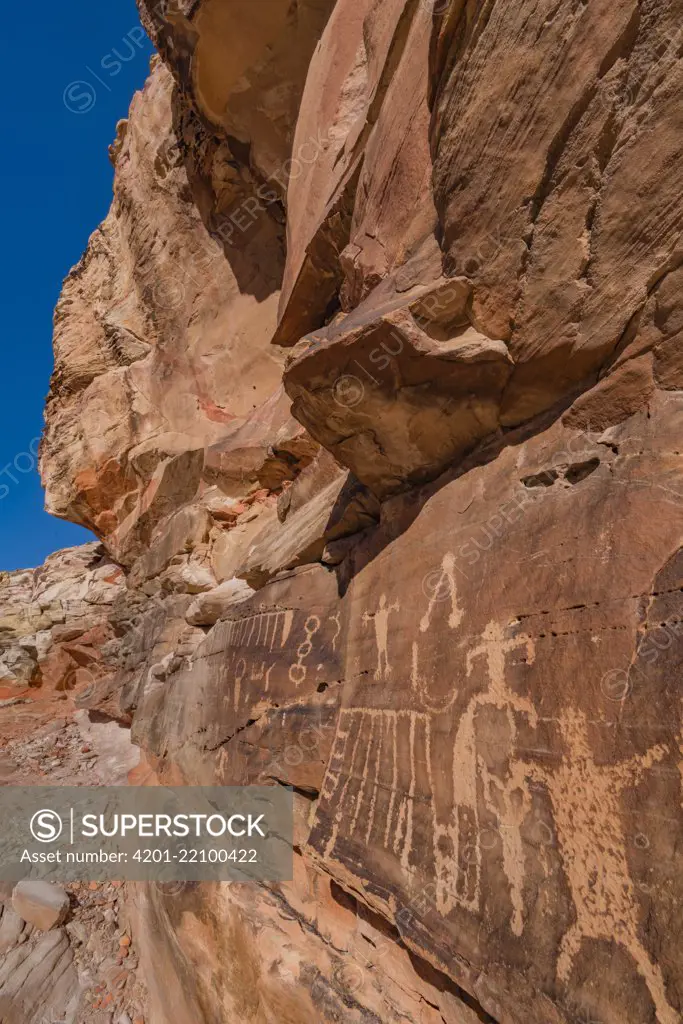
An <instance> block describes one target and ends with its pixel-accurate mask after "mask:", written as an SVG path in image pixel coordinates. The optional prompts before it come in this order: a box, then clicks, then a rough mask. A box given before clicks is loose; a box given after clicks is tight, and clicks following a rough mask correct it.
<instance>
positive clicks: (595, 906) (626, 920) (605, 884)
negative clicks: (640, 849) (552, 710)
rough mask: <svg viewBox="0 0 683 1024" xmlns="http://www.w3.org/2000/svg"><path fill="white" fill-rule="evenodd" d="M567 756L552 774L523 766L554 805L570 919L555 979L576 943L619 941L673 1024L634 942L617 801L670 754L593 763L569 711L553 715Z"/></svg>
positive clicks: (579, 721)
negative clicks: (572, 917)
mask: <svg viewBox="0 0 683 1024" xmlns="http://www.w3.org/2000/svg"><path fill="white" fill-rule="evenodd" d="M559 726H560V730H561V735H562V738H563V740H564V742H565V744H566V747H567V752H566V754H565V756H564V758H563V759H562V762H561V764H560V765H559V767H558V768H556V769H554V770H552V769H550V768H547V767H544V766H541V765H536V764H527V765H525V773H526V775H527V777H528V778H529V779H533V780H535V781H537V782H540V783H542V784H543V786H544V787H545V788H546V790H547V792H548V795H549V797H550V801H551V803H552V807H553V816H554V819H555V823H556V829H557V836H558V846H559V850H560V856H561V858H562V864H563V867H564V872H565V875H566V878H567V882H568V884H569V888H570V891H571V895H572V900H573V904H574V912H575V914H576V920H575V921H574V923H573V924H572V925H571V927H570V928H569V930H568V931H567V932H566V933H565V935H564V937H563V939H562V942H561V945H560V955H559V958H558V961H557V976H558V978H559V979H560V980H562V981H564V982H568V981H569V978H570V974H571V970H572V966H573V963H574V959H575V957H576V955H577V954H578V952H579V950H580V948H581V944H582V941H583V940H584V939H597V940H599V939H603V940H605V941H606V942H617V943H619V944H620V945H621V946H623V947H624V948H625V949H626V950H627V951H628V952H629V953H630V954H631V956H632V957H633V960H634V961H635V964H636V969H637V971H638V973H639V974H640V975H641V977H642V978H643V979H644V980H645V983H646V985H647V987H648V990H649V992H650V995H651V997H652V1000H653V1002H654V1004H655V1009H656V1013H657V1020H658V1022H659V1024H676V1022H677V1021H679V1020H680V1018H679V1015H678V1014H677V1013H676V1012H675V1011H674V1010H673V1009H672V1007H671V1006H670V1004H669V1002H668V1000H667V996H666V991H665V987H664V979H663V977H662V973H661V970H660V969H659V966H658V965H657V964H656V963H654V961H653V960H652V959H651V958H650V955H649V954H648V952H647V951H646V949H645V948H644V947H643V945H642V943H641V940H640V938H639V936H638V913H639V907H638V900H637V896H636V891H635V887H634V885H633V882H632V880H631V877H630V874H629V868H628V861H627V859H626V837H625V834H624V830H623V827H622V824H621V806H620V802H621V797H622V794H623V792H624V790H626V789H630V788H632V787H634V786H636V785H638V783H640V782H641V781H642V779H643V777H644V775H645V772H646V771H647V770H648V769H649V768H651V767H652V766H653V765H655V764H657V763H658V762H660V761H662V760H663V759H664V758H665V757H666V756H667V754H668V752H669V751H668V748H667V747H666V746H664V745H658V746H654V747H651V748H650V750H648V751H647V752H646V753H645V754H640V755H637V756H635V757H632V758H630V759H629V760H627V761H621V762H619V763H617V764H612V765H599V764H596V762H595V759H594V756H593V751H592V749H591V746H590V742H589V736H588V721H587V719H586V716H585V715H584V714H583V713H582V712H580V711H576V710H573V709H571V708H568V709H566V710H565V711H563V712H562V713H561V715H560V716H559Z"/></svg>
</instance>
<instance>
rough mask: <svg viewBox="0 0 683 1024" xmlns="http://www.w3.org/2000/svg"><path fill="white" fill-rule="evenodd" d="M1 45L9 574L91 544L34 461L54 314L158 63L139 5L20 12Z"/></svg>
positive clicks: (2, 488) (0, 469) (2, 550)
mask: <svg viewBox="0 0 683 1024" xmlns="http://www.w3.org/2000/svg"><path fill="white" fill-rule="evenodd" d="M3 38H4V39H5V46H4V47H3V59H2V62H1V63H0V75H1V76H2V79H3V83H2V92H3V95H4V97H5V101H6V102H5V117H4V118H3V129H2V136H3V143H4V153H3V159H2V161H0V178H1V179H2V181H1V188H2V196H3V204H2V206H3V211H2V213H3V217H2V219H3V225H2V226H3V241H4V244H3V247H2V253H3V257H2V259H3V264H4V265H3V266H2V268H1V277H0V280H1V281H2V293H3V294H2V305H3V309H2V348H1V352H0V369H1V374H2V377H1V379H2V384H3V387H2V398H1V400H0V570H2V569H16V568H24V567H29V566H35V565H39V564H40V563H41V562H42V561H43V560H44V558H45V556H46V555H48V554H49V553H50V552H52V551H56V550H57V549H58V548H62V547H68V546H70V545H72V544H80V543H84V542H85V541H87V540H91V539H92V537H91V535H90V534H89V533H88V532H87V531H86V530H83V529H81V528H80V527H76V526H73V525H72V524H71V523H64V522H62V521H60V520H57V519H53V518H52V517H51V516H48V515H47V514H46V513H45V512H44V511H43V492H42V489H41V487H40V481H39V478H38V473H37V468H36V467H35V461H36V460H35V459H34V457H33V455H32V454H31V452H32V450H33V451H35V450H36V449H37V440H36V439H37V438H38V437H39V436H40V432H41V429H42V416H43V401H44V398H45V395H46V393H47V389H48V382H49V378H50V373H51V370H52V343H51V336H52V311H53V309H54V305H55V302H56V301H57V297H58V295H59V291H60V287H61V283H62V280H63V278H64V277H65V276H66V274H67V273H68V271H69V269H70V267H71V266H73V264H74V263H76V262H77V261H78V260H79V258H80V256H81V254H82V252H83V250H84V248H85V245H86V242H87V240H88V236H89V235H90V233H91V232H92V231H93V230H94V228H95V227H96V226H97V224H98V223H99V222H100V221H101V220H102V218H103V217H104V216H105V214H106V212H107V209H108V207H109V204H110V201H111V187H112V167H111V164H110V163H109V158H108V155H107V147H108V145H109V143H110V142H111V140H112V139H113V137H114V129H115V126H116V122H117V120H118V119H119V118H121V117H125V116H126V114H127V111H128V106H129V103H130V99H131V97H132V95H133V92H134V91H135V89H138V88H140V86H141V85H142V84H143V83H144V81H145V78H146V77H147V74H148V71H149V56H150V54H151V46H150V43H149V41H148V40H147V38H146V37H144V36H143V32H142V29H141V28H140V22H139V19H138V14H137V9H136V7H135V2H134V0H116V2H115V3H111V4H109V3H93V2H92V0H71V2H70V3H66V4H56V3H54V2H48V0H38V2H37V3H32V4H28V3H19V4H12V5H10V6H9V7H8V8H7V11H6V13H5V16H4V24H3ZM32 467H33V468H32Z"/></svg>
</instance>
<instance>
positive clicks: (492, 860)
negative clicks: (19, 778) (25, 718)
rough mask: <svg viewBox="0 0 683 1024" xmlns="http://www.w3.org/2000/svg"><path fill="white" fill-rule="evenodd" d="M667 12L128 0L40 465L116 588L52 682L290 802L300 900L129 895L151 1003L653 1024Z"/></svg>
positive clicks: (275, 1012) (669, 296) (667, 556)
mask: <svg viewBox="0 0 683 1024" xmlns="http://www.w3.org/2000/svg"><path fill="white" fill-rule="evenodd" d="M682 13H683V11H682V9H681V4H679V3H677V2H675V0H665V2H662V0H659V2H658V3H656V4H655V3H654V2H653V0H652V2H651V0H642V2H640V3H637V2H636V0H623V2H622V0H618V2H614V0H613V2H612V3H610V4H607V3H603V2H602V0H589V2H579V0H576V2H573V0H568V2H566V3H564V4H560V5H558V4H556V3H549V2H548V3H546V2H529V0H527V2H521V0H507V2H505V3H503V2H501V0H490V2H488V3H478V2H460V0H450V2H449V0H381V2H380V0H353V2H351V0H337V2H336V3H334V2H332V0H298V2H295V3H291V2H290V0H264V2H262V3H257V4H256V3H247V2H244V3H242V2H241V0H240V2H237V0H236V2H234V3H229V2H227V0H222V2H221V0H199V2H196V3H191V4H190V3H181V4H170V3H169V4H164V3H156V4H154V5H153V4H151V3H147V2H146V0H145V2H143V3H141V15H142V18H143V22H144V23H145V25H146V27H147V29H148V31H149V32H150V34H151V35H152V37H153V39H154V41H155V43H156V45H157V47H158V49H159V53H160V58H158V59H155V62H154V66H153V68H152V72H151V76H150V79H149V81H148V83H147V85H146V86H145V89H144V91H143V92H142V93H141V94H139V95H138V96H136V97H135V99H134V101H133V105H132V108H131V114H130V119H129V120H128V122H126V123H124V124H122V125H120V126H119V131H118V133H117V141H116V142H115V144H114V146H113V147H112V157H113V159H114V161H115V165H116V182H115V195H114V203H113V206H112V210H111V212H110V214H109V217H108V218H107V220H106V221H105V223H104V224H103V225H102V226H101V228H100V229H99V231H98V232H96V234H95V235H94V236H93V238H92V240H91V242H90V245H89V248H88V252H87V253H86V255H85V257H84V259H83V261H82V262H81V264H80V265H79V266H78V267H77V268H75V270H74V271H73V272H72V274H71V275H70V277H69V278H68V279H67V282H66V284H65V288H64V293H63V296H62V299H61V300H60V304H59V306H58V310H57V315H56V331H55V351H56V369H55V375H54V378H53V382H52V389H51V394H50V398H49V401H48V414H47V431H46V438H45V442H44V445H43V450H42V471H43V476H44V479H45V482H46V485H47V491H48V503H49V506H50V507H51V509H52V510H53V511H55V512H56V513H57V514H59V515H63V516H66V517H68V518H71V519H73V520H75V521H78V522H82V523H84V524H86V525H88V526H90V527H91V528H92V529H94V530H95V531H96V533H97V534H98V536H99V537H100V538H101V540H102V543H103V545H104V548H105V550H106V552H107V557H108V558H109V559H112V560H113V561H114V562H115V563H116V565H117V566H120V567H121V570H120V571H121V573H122V575H121V576H120V577H118V576H117V582H110V583H108V585H109V586H115V587H119V588H121V593H120V594H119V595H118V596H117V598H116V600H115V601H114V602H113V603H111V604H109V605H108V606H107V607H108V610H107V613H106V615H105V617H104V618H105V620H106V625H105V626H103V627H102V628H103V629H105V630H109V631H110V633H111V636H112V637H114V638H115V642H114V643H111V642H107V641H106V640H104V642H103V646H102V648H101V650H102V651H103V655H102V663H103V668H102V671H99V669H98V672H97V673H96V678H93V679H89V680H88V685H87V686H86V685H85V683H84V682H82V681H79V680H77V682H76V688H75V691H74V693H75V697H76V701H77V703H78V705H79V707H80V708H81V709H82V710H83V711H87V712H89V713H90V714H93V715H96V716H97V715H99V716H102V715H105V716H106V717H107V718H108V719H110V720H112V721H116V722H119V723H120V724H121V725H122V726H124V727H125V728H126V729H127V728H128V727H130V729H131V737H132V740H133V742H134V743H135V744H136V745H137V746H139V747H140V749H141V752H142V757H143V762H142V765H141V766H140V767H139V768H138V769H137V771H136V773H135V775H134V779H135V780H136V781H141V780H144V779H146V780H147V781H150V782H154V781H161V782H162V783H174V784H175V783H187V784H207V783H219V784H226V785H230V784H233V785H235V784H244V783H261V784H284V785H287V786H291V787H293V788H294V791H295V797H296V828H295V833H296V841H295V847H294V849H295V877H294V880H293V881H292V882H291V883H286V884H281V885H277V886H276V885H265V884H264V885H262V886H258V887H256V886H246V885H244V886H238V885H232V886H223V887H209V886H194V887H187V888H185V889H184V890H183V891H182V892H181V893H179V894H178V893H175V894H173V895H171V894H164V893H163V892H160V891H158V890H157V889H153V888H150V889H140V890H138V891H136V893H135V894H134V897H133V898H132V903H133V911H134V914H135V919H136V922H137V924H136V941H137V945H138V948H139V949H140V950H141V953H142V956H143V960H146V980H147V984H148V987H149V992H150V1005H149V1008H148V1012H149V1015H150V1019H151V1020H152V1021H153V1022H154V1024H166V1022H168V1021H170V1020H173V1021H174V1022H176V1024H185V1022H187V1024H197V1022H199V1021H206V1022H207V1024H208V1022H214V1021H219V1020H224V1019H231V1020H239V1021H245V1022H246V1021H253V1022H266V1021H274V1020H277V1021H291V1022H292V1024H294V1022H297V1024H299V1022H306V1024H309V1022H310V1024H315V1022H318V1021H325V1022H328V1021H329V1022H332V1021H339V1020H343V1021H358V1022H361V1021H363V1022H366V1021H377V1022H379V1021H381V1022H385V1021H386V1022H399V1021H402V1022H404V1021H411V1022H415V1024H417V1022H420V1024H427V1022H432V1021H433V1022H439V1021H447V1022H448V1024H471V1022H473V1021H482V1020H490V1021H498V1022H501V1024H502V1022H505V1024H570V1022H579V1021H600V1022H602V1024H622V1022H628V1024H642V1022H645V1021H649V1022H659V1024H675V1022H677V1021H678V1020H680V1018H681V1013H682V1012H683V953H682V950H683V933H682V927H683V925H682V924H681V916H680V913H679V912H678V907H679V906H680V902H681V899H682V898H683V870H682V864H681V850H682V849H683V834H682V832H683V826H682V819H681V803H682V798H683V793H682V788H681V787H682V780H683V774H682V771H681V751H682V749H683V724H682V712H683V705H682V701H681V694H680V692H679V691H680V687H679V685H678V670H679V666H680V662H681V657H682V651H683V645H682V643H681V607H682V598H681V594H682V593H683V579H682V578H681V573H682V571H683V569H682V567H683V557H682V556H681V535H682V527H683V522H682V519H683V506H682V504H681V500H680V498H681V494H682V493H683V491H682V486H683V478H682V477H683V471H682V468H681V453H680V438H681V425H682V424H683V396H682V394H681V389H682V387H683V383H682V382H683V356H682V355H681V345H680V343H679V337H680V331H681V328H682V327H683V299H681V292H680V287H679V285H680V283H681V280H682V279H683V278H682V275H683V249H682V248H681V242H680V234H681V229H682V228H683V194H682V193H681V190H680V187H679V182H678V174H677V170H678V167H679V164H680V155H681V154H680V149H681V147H682V146H683V142H682V141H681V140H682V139H683V132H682V130H681V129H683V100H682V99H681V95H682V93H681V85H682V84H683V62H682V61H681V58H680V53H681V41H682V39H681V35H680V29H679V26H680V22H681V14H682ZM70 557H76V556H70ZM83 557H85V555H84V556H83ZM91 571H93V570H92V569H91V568H89V567H87V568H85V567H84V569H82V570H81V572H86V573H87V572H91ZM94 571H96V572H99V571H100V569H99V568H98V569H95V570H94ZM116 571H117V572H119V570H118V569H117V570H116ZM6 586H7V587H8V591H7V593H8V599H9V600H8V602H7V609H8V610H7V612H6V613H3V614H6V615H7V617H8V619H9V620H10V626H9V627H8V629H9V630H14V631H15V633H17V630H18V629H19V627H17V626H16V619H17V617H20V618H21V616H22V615H24V613H23V612H19V611H17V610H16V609H17V608H21V607H23V606H22V602H23V601H24V600H25V599H24V597H23V596H22V588H24V587H26V586H28V584H27V583H26V578H25V577H24V576H19V577H16V578H15V577H12V578H11V580H10V581H9V585H7V584H6ZM124 588H125V589H124ZM48 603H49V602H48ZM41 614H42V611H41ZM31 615H32V616H33V617H31V616H29V618H30V619H31V621H30V622H29V621H26V622H22V624H21V627H20V629H19V632H21V630H23V631H24V632H23V633H21V635H22V636H28V635H29V634H30V635H31V636H32V637H38V636H40V633H41V630H44V629H45V628H46V627H45V626H44V625H43V620H42V619H41V618H40V616H37V617H36V616H35V615H33V613H31ZM24 617H26V616H24ZM34 618H35V619H36V621H35V622H34V621H33V619H34ZM12 623H15V624H14V625H12ZM47 628H48V629H52V630H53V632H54V629H55V628H57V627H55V626H52V625H51V626H49V627H47ZM12 635H13V636H14V634H12ZM17 635H18V633H17ZM64 642H65V643H66V642H67V641H64ZM31 643H32V644H33V647H35V649H36V652H37V651H38V646H37V640H35V639H34V640H32V641H31ZM19 646H20V648H21V650H22V651H23V650H25V646H26V645H23V646H22V645H21V644H20V645H19ZM13 649H16V644H15V647H14V648H13ZM29 653H30V658H29V660H30V661H31V664H35V665H36V666H38V667H41V666H42V660H43V659H42V656H39V655H38V654H37V653H36V655H35V657H34V655H33V651H31V652H29ZM22 659H23V655H18V654H12V655H11V656H7V655H6V654H3V657H2V662H3V664H4V665H5V669H4V670H3V671H4V672H5V674H6V675H7V677H8V678H11V685H16V680H18V679H19V678H20V677H21V680H22V681H23V682H24V683H25V684H26V685H32V684H35V682H36V681H37V680H36V679H35V678H34V677H35V674H36V672H37V669H34V668H31V666H30V665H28V662H26V664H27V666H28V667H25V668H24V667H22V665H23V663H24V662H25V661H26V659H23V661H22ZM41 671H42V668H41ZM22 672H23V673H24V674H23V675H21V673H22ZM12 673H14V674H13V675H12ZM8 685H9V684H8Z"/></svg>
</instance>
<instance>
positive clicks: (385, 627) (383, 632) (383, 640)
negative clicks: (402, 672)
mask: <svg viewBox="0 0 683 1024" xmlns="http://www.w3.org/2000/svg"><path fill="white" fill-rule="evenodd" d="M400 607H401V606H400V604H398V602H397V601H394V603H393V604H387V595H386V594H382V596H381V597H380V599H379V608H378V609H377V611H376V612H373V614H372V615H371V614H369V613H368V612H365V614H364V615H363V623H364V624H365V625H367V623H368V622H373V623H374V625H375V640H376V643H377V669H376V670H375V679H386V678H387V677H388V676H390V675H391V665H390V664H389V616H390V615H391V613H392V612H397V611H399V610H400Z"/></svg>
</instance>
